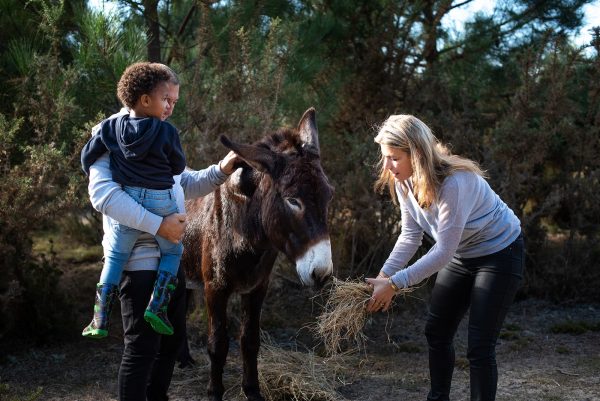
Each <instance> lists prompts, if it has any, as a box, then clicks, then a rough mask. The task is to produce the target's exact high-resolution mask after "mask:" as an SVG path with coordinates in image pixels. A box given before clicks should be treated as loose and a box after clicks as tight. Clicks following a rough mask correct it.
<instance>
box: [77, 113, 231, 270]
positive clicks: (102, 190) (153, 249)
mask: <svg viewBox="0 0 600 401" xmlns="http://www.w3.org/2000/svg"><path fill="white" fill-rule="evenodd" d="M123 112H124V111H123V110H122V111H121V112H119V113H118V114H115V115H113V116H111V117H109V118H114V117H116V116H117V115H119V114H121V113H123ZM125 112H126V111H125ZM97 127H99V125H98V126H96V127H94V129H92V135H95V134H96V133H97ZM227 178H228V176H227V175H226V174H224V173H223V172H222V171H221V169H220V168H219V167H218V166H217V165H216V164H213V165H211V166H209V167H208V168H206V169H204V170H186V171H184V172H183V173H181V175H177V176H174V177H173V179H174V181H175V184H174V185H173V191H174V193H175V197H176V199H177V206H178V209H179V212H180V213H185V205H184V199H193V198H197V197H200V196H205V195H207V194H209V193H210V192H212V191H213V190H214V189H215V188H216V187H217V186H219V185H221V184H222V183H224V182H225V181H226V180H227ZM89 179H90V182H89V185H88V193H89V195H90V201H91V202H92V206H93V207H94V209H96V210H97V211H99V212H100V213H102V216H103V217H102V224H103V228H104V232H105V233H106V232H108V224H110V223H109V220H108V219H107V216H108V217H110V218H111V219H113V220H116V221H118V222H119V223H121V224H124V225H126V226H128V227H132V228H135V229H138V230H140V231H144V232H145V233H148V234H142V235H141V236H140V238H139V239H138V241H137V242H136V244H135V246H134V248H133V251H132V253H131V257H130V258H129V263H128V265H127V266H126V267H125V269H126V270H155V269H156V267H157V266H158V260H159V259H160V249H159V248H158V245H157V244H156V241H155V240H154V235H156V233H157V231H158V228H159V227H160V224H161V223H162V219H163V218H162V217H161V216H158V215H156V214H153V213H151V212H149V211H148V210H146V209H145V208H144V207H142V205H140V204H139V203H137V202H136V201H135V200H134V199H133V198H132V197H130V196H129V195H128V194H127V193H126V192H125V191H123V189H122V188H121V185H119V184H117V183H116V182H114V181H113V180H112V174H111V172H110V159H109V157H108V153H106V154H105V155H103V156H102V157H100V158H99V159H98V160H96V162H95V163H94V164H93V165H92V166H91V167H90V176H89ZM104 241H105V240H103V241H102V242H103V245H104Z"/></svg>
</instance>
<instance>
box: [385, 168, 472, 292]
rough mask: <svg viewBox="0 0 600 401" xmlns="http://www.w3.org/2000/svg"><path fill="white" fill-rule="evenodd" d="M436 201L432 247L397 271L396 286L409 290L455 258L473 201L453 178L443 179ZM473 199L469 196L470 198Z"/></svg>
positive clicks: (466, 189)
mask: <svg viewBox="0 0 600 401" xmlns="http://www.w3.org/2000/svg"><path fill="white" fill-rule="evenodd" d="M446 180H447V181H448V182H445V183H444V185H443V188H442V191H441V192H440V195H439V200H438V203H437V205H438V227H437V238H436V239H435V244H434V245H433V246H432V247H431V249H429V252H427V253H426V254H425V255H423V256H422V257H421V258H419V259H418V260H417V261H416V262H415V263H413V264H412V265H411V266H409V267H407V268H406V269H404V270H400V271H399V272H397V273H396V274H395V275H394V276H393V277H392V280H393V282H394V283H395V284H396V286H398V287H400V288H402V287H408V286H411V285H415V284H418V283H419V282H421V281H422V280H424V279H426V278H427V277H429V276H431V275H433V274H434V273H437V272H438V271H440V270H441V269H442V268H443V267H444V266H446V265H447V264H448V263H450V261H451V260H452V258H453V257H454V255H455V253H456V250H457V249H458V245H459V243H460V239H461V237H462V233H463V231H464V228H465V225H466V222H467V219H468V216H469V214H470V211H471V208H472V205H473V202H472V199H471V200H469V199H470V197H467V196H464V197H461V194H467V193H468V192H469V190H468V188H461V187H460V185H459V183H458V181H457V180H456V178H455V177H453V176H450V177H448V178H447V179H446ZM471 198H472V196H471Z"/></svg>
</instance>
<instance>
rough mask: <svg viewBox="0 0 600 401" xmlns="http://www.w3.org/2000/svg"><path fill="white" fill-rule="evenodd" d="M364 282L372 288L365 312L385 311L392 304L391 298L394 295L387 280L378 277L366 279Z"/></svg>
mask: <svg viewBox="0 0 600 401" xmlns="http://www.w3.org/2000/svg"><path fill="white" fill-rule="evenodd" d="M366 281H367V283H368V284H370V285H371V286H372V287H373V295H372V296H371V299H370V300H369V302H368V303H367V312H377V311H378V310H381V311H382V312H385V311H387V310H388V309H389V307H390V305H391V304H392V298H394V295H396V292H395V291H394V289H393V288H392V286H391V285H390V283H389V282H388V279H387V278H383V277H378V278H368V279H366Z"/></svg>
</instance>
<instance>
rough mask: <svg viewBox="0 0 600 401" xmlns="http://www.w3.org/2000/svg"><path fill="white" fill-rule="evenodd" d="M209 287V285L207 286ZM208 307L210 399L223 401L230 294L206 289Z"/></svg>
mask: <svg viewBox="0 0 600 401" xmlns="http://www.w3.org/2000/svg"><path fill="white" fill-rule="evenodd" d="M206 287H208V285H207V286H206ZM205 294H206V307H207V311H208V346H207V350H208V356H209V358H210V379H209V383H208V397H209V399H210V400H211V401H221V400H222V399H223V393H224V392H225V387H224V386H223V367H224V366H225V360H226V359H227V352H228V351H229V338H228V336H227V300H228V299H229V295H230V294H229V292H226V291H215V290H212V289H211V290H209V289H208V288H206V290H205Z"/></svg>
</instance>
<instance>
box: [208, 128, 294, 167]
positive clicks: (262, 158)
mask: <svg viewBox="0 0 600 401" xmlns="http://www.w3.org/2000/svg"><path fill="white" fill-rule="evenodd" d="M219 140H220V141H221V143H222V144H223V145H225V147H227V148H228V149H231V150H233V151H234V152H235V153H237V155H238V156H239V157H241V158H242V159H243V160H244V161H245V162H246V163H248V164H249V165H250V166H251V167H252V168H254V169H256V170H258V171H260V172H263V173H267V174H269V175H271V176H276V175H278V174H279V172H280V170H281V169H282V164H283V163H284V160H283V158H282V157H281V156H280V155H278V154H276V153H275V152H273V151H271V150H270V149H267V148H263V147H260V146H254V145H245V144H241V143H236V142H233V141H231V140H230V139H229V138H227V137H226V136H225V135H221V136H220V137H219Z"/></svg>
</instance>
